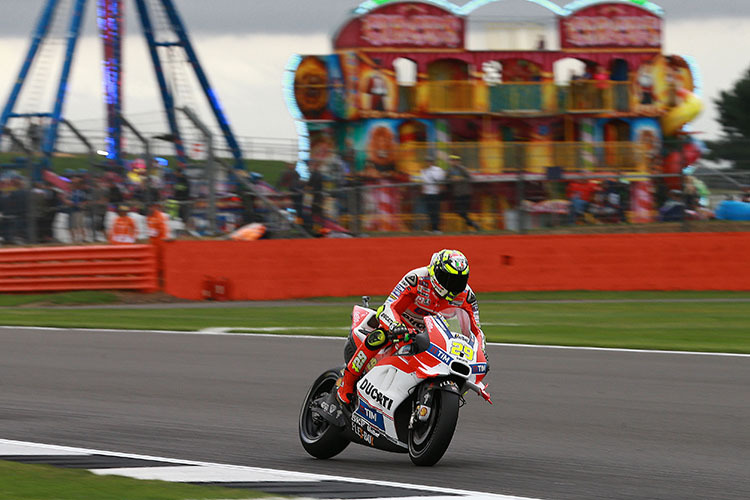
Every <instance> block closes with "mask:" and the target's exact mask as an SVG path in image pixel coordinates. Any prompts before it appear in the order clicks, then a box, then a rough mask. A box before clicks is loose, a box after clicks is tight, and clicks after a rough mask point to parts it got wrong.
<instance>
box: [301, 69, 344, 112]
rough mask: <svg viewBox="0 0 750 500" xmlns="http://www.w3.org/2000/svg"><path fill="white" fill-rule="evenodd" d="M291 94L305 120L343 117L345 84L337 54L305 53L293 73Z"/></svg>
mask: <svg viewBox="0 0 750 500" xmlns="http://www.w3.org/2000/svg"><path fill="white" fill-rule="evenodd" d="M294 98H295V99H296V101H297V106H298V107H299V109H300V111H301V112H302V115H303V116H304V117H305V118H306V119H308V120H330V119H333V118H334V117H336V118H345V117H346V115H347V101H346V86H345V81H344V73H343V71H342V68H341V63H340V61H339V57H338V56H337V55H329V56H304V57H303V58H302V61H301V62H300V64H299V66H298V67H297V71H296V73H295V75H294Z"/></svg>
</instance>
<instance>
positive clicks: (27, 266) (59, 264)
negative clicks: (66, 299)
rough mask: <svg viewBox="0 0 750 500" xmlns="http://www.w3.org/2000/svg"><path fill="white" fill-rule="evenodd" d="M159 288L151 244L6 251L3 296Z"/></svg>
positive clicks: (0, 280)
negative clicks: (5, 293)
mask: <svg viewBox="0 0 750 500" xmlns="http://www.w3.org/2000/svg"><path fill="white" fill-rule="evenodd" d="M158 289H159V280H158V264H157V259H156V251H155V248H154V247H153V246H151V245H85V246H69V247H35V248H5V249H2V250H0V292H45V291H68V290H140V291H143V292H155V291H157V290H158Z"/></svg>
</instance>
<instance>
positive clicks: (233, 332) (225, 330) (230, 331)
mask: <svg viewBox="0 0 750 500" xmlns="http://www.w3.org/2000/svg"><path fill="white" fill-rule="evenodd" d="M266 328H273V330H270V331H277V332H282V331H294V330H295V329H296V328H307V327H289V328H284V327H256V328H253V327H248V328H243V327H212V328H206V329H204V330H197V331H184V330H118V329H114V328H59V327H49V326H3V325H0V330H44V331H61V332H69V331H78V332H102V333H157V334H166V335H215V336H217V337H270V338H289V339H320V340H338V341H341V340H342V339H343V337H332V336H326V335H283V334H281V335H280V334H274V333H268V331H269V330H267V329H266ZM338 328H340V327H328V328H325V329H338ZM318 330H319V329H318ZM346 330H348V328H343V331H346ZM487 345H491V346H498V347H522V348H526V349H565V350H576V351H605V352H627V353H634V354H675V355H683V356H725V357H736V358H750V354H742V353H734V352H700V351H669V350H659V349H624V348H617V347H586V346H565V345H541V344H511V343H505V342H487Z"/></svg>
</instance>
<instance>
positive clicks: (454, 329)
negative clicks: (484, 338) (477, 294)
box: [440, 307, 473, 338]
mask: <svg viewBox="0 0 750 500" xmlns="http://www.w3.org/2000/svg"><path fill="white" fill-rule="evenodd" d="M440 316H442V318H443V321H445V324H446V326H447V327H448V330H450V331H451V333H458V334H461V335H463V336H464V337H468V338H472V337H473V335H472V333H471V318H470V317H469V313H467V312H466V311H465V310H464V309H460V308H458V307H449V308H447V309H444V310H442V311H440Z"/></svg>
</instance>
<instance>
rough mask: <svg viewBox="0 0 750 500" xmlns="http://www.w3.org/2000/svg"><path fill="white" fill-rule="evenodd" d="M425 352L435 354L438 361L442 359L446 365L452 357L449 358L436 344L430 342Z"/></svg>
mask: <svg viewBox="0 0 750 500" xmlns="http://www.w3.org/2000/svg"><path fill="white" fill-rule="evenodd" d="M427 352H429V353H430V354H432V355H433V356H435V357H436V358H437V359H438V360H439V361H442V362H443V363H445V364H446V365H447V364H449V363H450V362H451V361H452V359H453V358H451V357H450V356H449V355H448V353H447V352H445V351H444V350H442V349H441V348H439V347H438V346H436V345H435V344H431V345H430V348H429V349H427Z"/></svg>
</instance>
